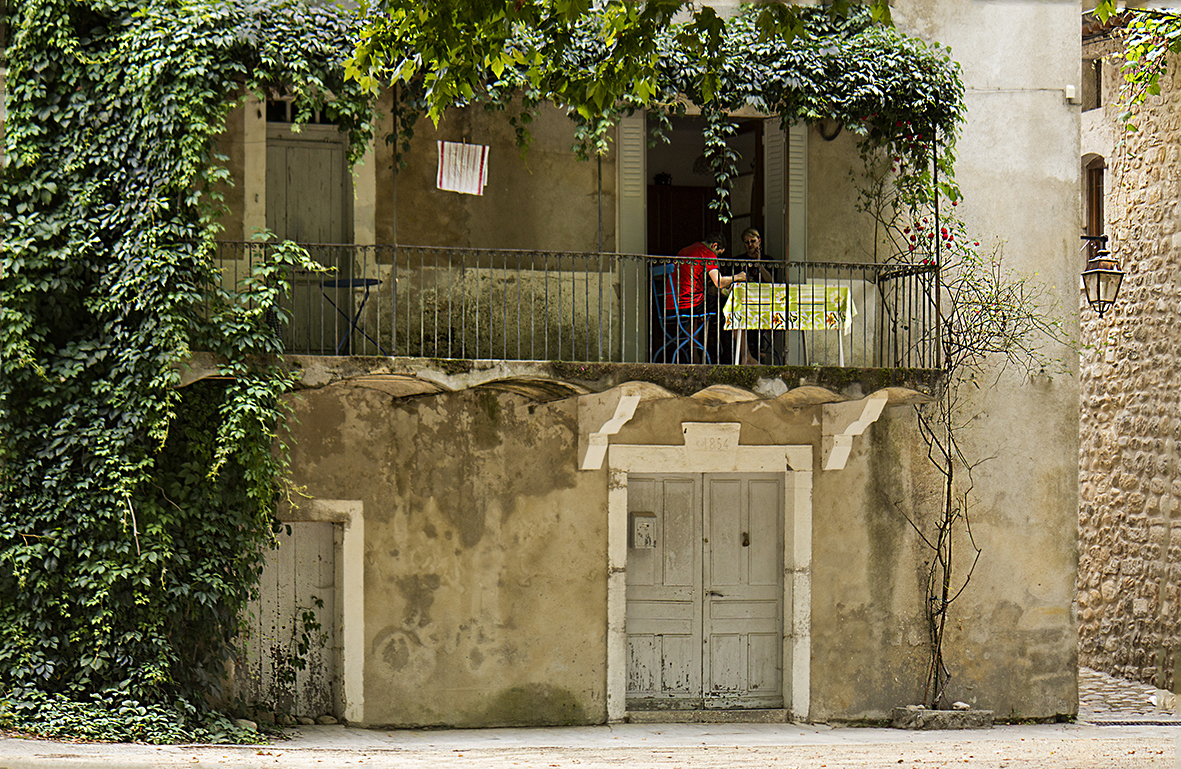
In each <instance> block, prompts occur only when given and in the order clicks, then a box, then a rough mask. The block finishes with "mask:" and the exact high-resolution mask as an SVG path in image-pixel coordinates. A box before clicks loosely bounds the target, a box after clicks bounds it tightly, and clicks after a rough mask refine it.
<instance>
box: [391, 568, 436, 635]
mask: <svg viewBox="0 0 1181 769" xmlns="http://www.w3.org/2000/svg"><path fill="white" fill-rule="evenodd" d="M439 584H440V580H439V575H438V574H413V575H410V576H408V577H401V578H400V579H398V580H397V585H398V590H400V591H401V592H402V597H403V598H404V599H405V601H406V610H405V612H404V614H403V616H402V621H403V623H404V624H405V625H406V626H407V627H414V626H416V625H417V626H418V627H425V626H427V625H429V624H430V622H431V604H433V603H434V602H435V596H434V592H435V591H436V590H438V589H439Z"/></svg>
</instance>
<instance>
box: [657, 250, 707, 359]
mask: <svg viewBox="0 0 1181 769" xmlns="http://www.w3.org/2000/svg"><path fill="white" fill-rule="evenodd" d="M651 271H652V303H653V306H654V307H655V308H656V317H658V318H659V319H660V326H661V329H662V330H663V331H664V341H663V343H662V344H661V345H660V347H659V348H657V349H656V351H655V352H654V353H653V354H652V361H653V362H654V363H681V362H684V363H692V362H693V359H694V355H693V353H695V352H700V353H701V359H702V360H704V361H705V362H706V363H710V362H711V360H710V357H709V350H707V349H706V343H705V321H706V318H707V315H706V314H705V312H704V307H703V308H702V312H698V313H694V312H692V311H691V310H683V309H678V308H677V302H676V300H675V299H674V300H673V301H672V302H671V304H672V307H671V308H670V307H666V305H665V301H666V297H669V296H673V297H675V296H676V295H677V265H676V264H675V263H670V264H655V265H652V267H651ZM682 357H683V360H682Z"/></svg>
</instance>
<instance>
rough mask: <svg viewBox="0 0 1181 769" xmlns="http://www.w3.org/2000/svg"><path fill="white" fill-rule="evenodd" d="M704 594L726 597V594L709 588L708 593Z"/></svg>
mask: <svg viewBox="0 0 1181 769" xmlns="http://www.w3.org/2000/svg"><path fill="white" fill-rule="evenodd" d="M706 595H712V596H715V597H717V598H725V597H726V596H724V595H722V594H721V593H719V592H718V591H717V590H711V591H709V592H708V593H706Z"/></svg>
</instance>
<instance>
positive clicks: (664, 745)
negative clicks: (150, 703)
mask: <svg viewBox="0 0 1181 769" xmlns="http://www.w3.org/2000/svg"><path fill="white" fill-rule="evenodd" d="M1179 736H1181V727H1175V726H1091V725H1085V724H1079V725H1075V724H1056V725H1037V726H1000V727H996V728H993V729H989V730H976V731H960V732H906V731H898V730H893V729H865V728H836V729H829V728H827V727H823V726H797V725H794V724H660V725H646V724H625V725H620V726H599V727H572V728H536V729H480V730H455V731H376V730H374V731H370V730H363V729H351V728H346V727H342V726H314V727H301V728H300V730H299V733H298V734H297V735H296V736H295V737H294V738H293V739H291V740H288V741H286V742H280V743H276V744H272V745H263V746H254V747H241V746H235V747H225V746H203V745H202V746H196V745H193V746H164V747H155V746H148V745H96V744H71V743H63V742H48V741H39V740H27V739H17V738H11V737H10V738H0V769H26V767H37V768H38V769H40V767H74V768H75V769H91V768H92V767H103V768H104V769H106V768H107V767H125V768H126V769H141V768H146V767H179V766H189V767H238V768H241V767H280V768H282V769H296V768H298V769H305V768H309V767H336V766H345V767H359V766H367V767H398V768H399V769H401V768H402V767H406V768H407V769H419V768H420V767H421V769H436V768H442V769H451V768H452V767H466V768H468V769H510V768H511V769H532V768H533V767H537V768H538V769H550V768H551V767H562V768H564V769H605V768H606V767H613V768H617V767H628V769H649V768H651V769H675V768H680V769H731V768H734V767H739V768H742V769H745V768H747V767H751V768H753V767H760V768H761V767H773V768H774V769H792V768H794V769H805V768H806V769H818V768H820V767H825V768H829V767H833V768H835V767H905V768H906V769H935V767H957V768H958V767H972V768H977V767H989V768H992V767H1011V768H1012V769H1018V768H1021V769H1090V768H1091V767H1095V768H1098V767H1103V768H1104V769H1108V768H1110V769H1139V767H1154V768H1155V767H1167V768H1168V769H1173V768H1174V767H1179V769H1181V765H1179V764H1178V763H1177V761H1176V758H1175V756H1176V753H1177V750H1176V748H1177V737H1179Z"/></svg>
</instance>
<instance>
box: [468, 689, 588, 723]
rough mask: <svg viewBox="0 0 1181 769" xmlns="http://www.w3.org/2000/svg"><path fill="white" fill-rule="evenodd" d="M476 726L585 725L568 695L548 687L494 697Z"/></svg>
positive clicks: (582, 710) (581, 710) (579, 707)
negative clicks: (479, 724)
mask: <svg viewBox="0 0 1181 769" xmlns="http://www.w3.org/2000/svg"><path fill="white" fill-rule="evenodd" d="M477 722H478V723H481V724H487V725H489V726H569V725H575V724H585V723H587V716H586V709H585V708H583V706H582V703H581V702H579V700H578V698H577V697H575V696H574V694H573V693H571V692H570V691H568V690H566V689H562V688H559V687H557V686H550V685H549V684H525V685H523V686H514V687H512V688H511V689H504V690H502V691H501V692H500V693H498V694H497V695H495V696H494V697H493V698H492V701H491V702H489V703H488V707H487V709H486V710H485V711H484V713H483V715H482V716H480V717H479V719H478V721H477Z"/></svg>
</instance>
